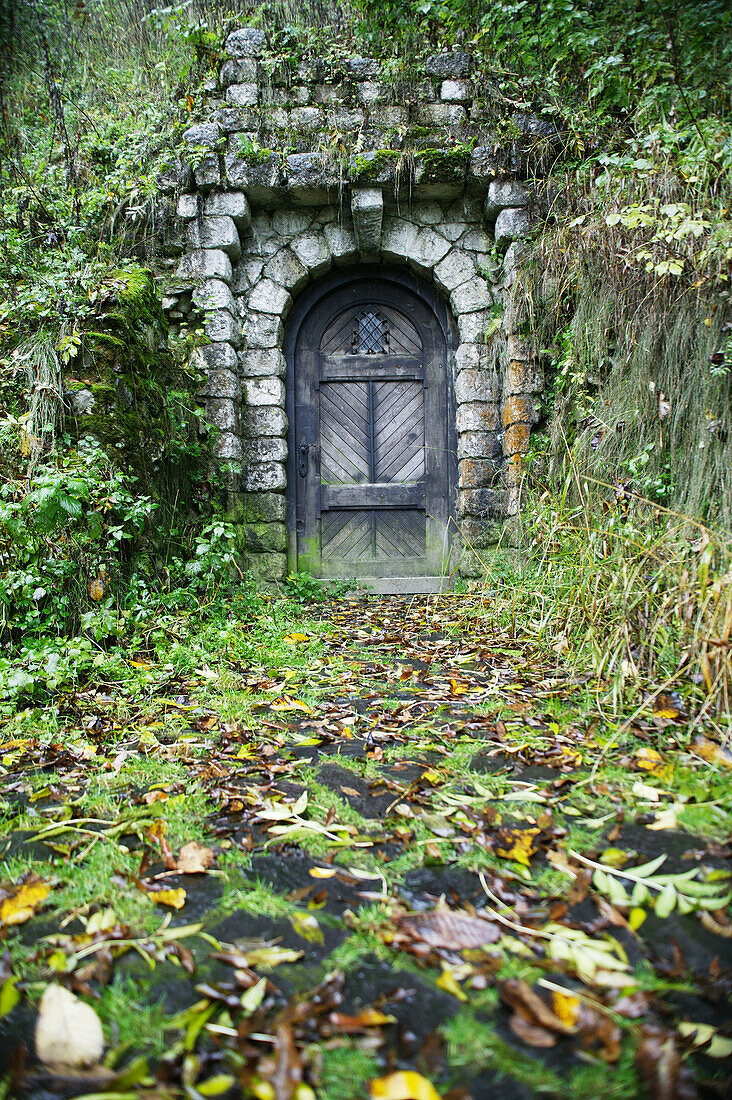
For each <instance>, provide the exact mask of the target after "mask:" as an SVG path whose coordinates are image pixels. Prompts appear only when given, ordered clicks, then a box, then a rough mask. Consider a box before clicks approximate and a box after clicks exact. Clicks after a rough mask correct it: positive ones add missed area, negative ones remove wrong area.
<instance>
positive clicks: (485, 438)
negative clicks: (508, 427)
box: [458, 431, 503, 462]
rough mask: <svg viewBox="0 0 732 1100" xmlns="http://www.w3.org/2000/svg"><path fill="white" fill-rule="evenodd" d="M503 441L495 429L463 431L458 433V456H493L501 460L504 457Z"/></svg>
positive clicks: (495, 460)
mask: <svg viewBox="0 0 732 1100" xmlns="http://www.w3.org/2000/svg"><path fill="white" fill-rule="evenodd" d="M502 454H503V451H502V450H501V442H500V440H499V438H498V435H497V433H496V432H494V431H489V432H480V431H478V432H461V433H460V434H459V435H458V458H492V459H493V461H494V462H499V461H500V459H501V457H502Z"/></svg>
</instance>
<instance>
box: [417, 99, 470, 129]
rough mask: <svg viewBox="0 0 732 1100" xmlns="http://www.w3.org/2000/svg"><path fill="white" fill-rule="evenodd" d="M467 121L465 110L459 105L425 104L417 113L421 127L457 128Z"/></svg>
mask: <svg viewBox="0 0 732 1100" xmlns="http://www.w3.org/2000/svg"><path fill="white" fill-rule="evenodd" d="M467 121H468V116H467V114H466V111H465V108H464V107H462V106H461V105H460V104H459V103H423V104H422V106H421V107H420V108H419V109H418V111H417V122H418V123H419V125H420V126H436V127H444V126H446V127H455V126H464V125H465V124H466V122H467Z"/></svg>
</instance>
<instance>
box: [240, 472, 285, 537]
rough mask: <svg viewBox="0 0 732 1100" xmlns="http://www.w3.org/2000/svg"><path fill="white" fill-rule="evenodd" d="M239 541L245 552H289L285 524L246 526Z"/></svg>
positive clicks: (242, 529)
mask: <svg viewBox="0 0 732 1100" xmlns="http://www.w3.org/2000/svg"><path fill="white" fill-rule="evenodd" d="M244 480H245V481H246V474H245V475H244ZM239 540H240V543H241V545H242V547H243V548H244V550H249V551H250V552H252V551H253V552H254V553H257V554H269V553H273V552H274V553H280V554H284V553H286V552H287V528H286V527H285V525H284V523H250V524H246V525H244V526H242V527H240V528H239Z"/></svg>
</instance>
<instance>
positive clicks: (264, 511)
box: [242, 493, 287, 523]
mask: <svg viewBox="0 0 732 1100" xmlns="http://www.w3.org/2000/svg"><path fill="white" fill-rule="evenodd" d="M242 511H243V514H244V519H245V521H246V522H247V523H284V521H285V517H286V515H287V501H286V499H285V497H284V496H282V494H281V493H247V494H246V495H245V496H243V498H242Z"/></svg>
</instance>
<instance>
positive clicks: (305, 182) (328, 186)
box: [284, 153, 339, 206]
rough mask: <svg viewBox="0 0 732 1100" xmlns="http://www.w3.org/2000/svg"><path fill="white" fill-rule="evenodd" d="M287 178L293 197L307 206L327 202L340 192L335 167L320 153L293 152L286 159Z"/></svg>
mask: <svg viewBox="0 0 732 1100" xmlns="http://www.w3.org/2000/svg"><path fill="white" fill-rule="evenodd" d="M284 171H285V178H286V184H287V187H288V188H289V189H290V192H291V194H292V197H293V198H294V199H295V200H296V201H297V202H300V203H303V204H304V205H306V206H317V205H320V204H321V203H326V202H328V201H330V199H331V198H333V197H334V196H335V195H336V194H337V192H338V186H339V179H338V175H337V173H336V171H335V167H334V166H333V164H331V163H330V162H329V161H328V160H327V159H326V158H325V157H324V156H323V154H320V153H291V154H290V156H288V157H286V159H285V170H284Z"/></svg>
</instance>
